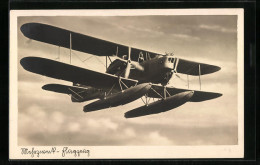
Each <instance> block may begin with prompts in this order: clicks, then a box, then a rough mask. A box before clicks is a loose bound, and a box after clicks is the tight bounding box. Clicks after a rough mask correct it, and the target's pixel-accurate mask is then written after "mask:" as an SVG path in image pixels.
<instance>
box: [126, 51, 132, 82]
mask: <svg viewBox="0 0 260 165" xmlns="http://www.w3.org/2000/svg"><path fill="white" fill-rule="evenodd" d="M130 55H131V47H129V48H128V59H127V63H126V68H125V74H124V78H128V77H129V75H130V70H131V57H130Z"/></svg>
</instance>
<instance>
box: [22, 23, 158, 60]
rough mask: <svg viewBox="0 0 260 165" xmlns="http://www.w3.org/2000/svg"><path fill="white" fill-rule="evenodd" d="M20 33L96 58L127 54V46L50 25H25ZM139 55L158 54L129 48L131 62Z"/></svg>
mask: <svg viewBox="0 0 260 165" xmlns="http://www.w3.org/2000/svg"><path fill="white" fill-rule="evenodd" d="M21 31H22V33H23V34H24V35H25V36H26V37H28V38H30V39H34V40H37V41H41V42H45V43H49V44H53V45H57V46H61V47H65V48H70V45H71V49H73V50H77V51H81V52H85V53H90V54H94V55H97V56H112V55H116V54H117V55H118V56H119V57H122V56H123V55H127V54H128V46H125V45H121V44H117V43H113V42H110V41H105V40H102V39H98V38H94V37H91V36H87V35H83V34H80V33H75V32H72V31H69V30H65V29H62V28H58V27H55V26H51V25H46V24H40V23H26V24H23V25H22V26H21ZM70 41H71V44H70ZM140 53H142V54H143V58H144V60H146V59H148V58H154V57H156V56H157V55H158V53H154V52H149V51H146V50H142V49H137V48H131V60H133V61H137V60H138V57H139V54H140Z"/></svg>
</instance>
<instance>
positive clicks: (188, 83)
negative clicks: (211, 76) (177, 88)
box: [187, 74, 190, 89]
mask: <svg viewBox="0 0 260 165" xmlns="http://www.w3.org/2000/svg"><path fill="white" fill-rule="evenodd" d="M187 85H188V89H190V87H189V86H190V82H189V75H188V74H187Z"/></svg>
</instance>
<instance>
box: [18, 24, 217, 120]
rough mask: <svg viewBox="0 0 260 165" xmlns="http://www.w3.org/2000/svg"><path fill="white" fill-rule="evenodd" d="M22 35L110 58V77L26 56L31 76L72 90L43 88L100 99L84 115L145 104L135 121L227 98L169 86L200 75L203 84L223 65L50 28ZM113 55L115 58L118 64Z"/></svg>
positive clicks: (27, 29)
mask: <svg viewBox="0 0 260 165" xmlns="http://www.w3.org/2000/svg"><path fill="white" fill-rule="evenodd" d="M20 30H21V32H22V33H23V35H24V36H26V37H27V38H29V39H32V40H36V41H39V42H43V43H48V44H52V45H57V46H59V47H64V48H68V49H70V51H71V50H76V51H80V52H84V53H88V54H91V55H94V56H103V57H104V58H106V72H105V73H102V72H97V71H93V70H90V69H86V68H82V67H79V66H75V65H72V64H68V63H63V62H59V61H57V60H52V59H47V58H40V57H25V58H23V59H21V60H20V63H21V65H22V67H23V68H24V69H25V70H27V71H30V72H33V73H36V74H40V75H43V76H47V77H51V78H55V79H61V80H65V81H69V82H72V85H63V84H46V85H44V86H43V87H42V89H44V90H47V91H52V92H58V93H62V94H68V95H69V96H70V97H71V101H72V102H84V101H89V100H94V99H98V100H97V101H94V102H92V103H90V104H87V105H85V106H84V108H83V111H84V112H91V111H97V110H102V109H105V108H110V107H116V106H120V105H125V104H128V103H130V102H132V101H135V100H137V99H142V100H143V102H144V105H143V106H141V107H138V108H135V109H132V110H130V111H128V112H126V113H125V117H126V118H133V117H139V116H145V115H151V114H157V113H161V112H166V111H169V110H172V109H174V108H176V107H179V106H181V105H183V104H185V103H186V102H202V101H206V100H210V99H215V98H217V97H220V96H222V94H220V93H214V92H207V91H201V90H190V89H181V88H176V87H169V86H167V84H168V82H169V80H170V79H171V77H172V76H173V75H176V76H178V74H179V73H181V74H186V75H192V76H198V77H199V80H200V76H202V75H206V74H210V73H214V72H216V71H219V70H220V69H221V68H220V67H218V66H214V65H209V64H205V63H199V62H193V61H189V60H185V59H181V58H177V57H175V56H174V55H172V54H159V53H155V52H151V51H147V50H143V49H138V48H133V47H129V46H126V45H122V44H118V43H114V42H111V41H106V40H103V39H99V38H95V37H92V36H88V35H83V34H80V33H76V32H72V31H69V30H66V29H62V28H59V27H54V26H51V25H47V24H41V23H26V24H23V25H22V26H21V27H20ZM70 56H71V54H70ZM111 56H112V57H115V58H114V60H111V58H110V57H111ZM108 62H109V63H110V64H109V65H108ZM200 85H201V81H200ZM143 98H144V99H143ZM150 98H156V99H155V101H151V100H154V99H150Z"/></svg>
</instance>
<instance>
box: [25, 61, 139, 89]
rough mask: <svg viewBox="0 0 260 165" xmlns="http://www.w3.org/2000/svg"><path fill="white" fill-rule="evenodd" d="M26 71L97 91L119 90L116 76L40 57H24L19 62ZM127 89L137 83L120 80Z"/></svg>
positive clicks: (135, 81)
mask: <svg viewBox="0 0 260 165" xmlns="http://www.w3.org/2000/svg"><path fill="white" fill-rule="evenodd" d="M20 63H21V65H22V66H23V68H24V69H25V70H27V71H30V72H33V73H37V74H41V75H44V76H47V77H51V78H56V79H61V80H66V81H71V82H73V83H79V84H82V85H87V86H92V87H95V88H99V89H111V88H112V87H113V86H114V87H113V89H120V85H119V83H118V82H119V79H118V77H117V76H114V75H111V74H107V73H100V72H96V71H92V70H88V69H85V68H80V67H77V66H73V65H69V64H65V63H61V62H58V61H53V60H50V59H45V58H40V57H25V58H23V59H21V61H20ZM121 81H123V82H124V83H125V84H126V85H127V86H128V87H130V86H133V85H135V84H136V83H137V82H138V81H137V80H132V79H126V78H121Z"/></svg>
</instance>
